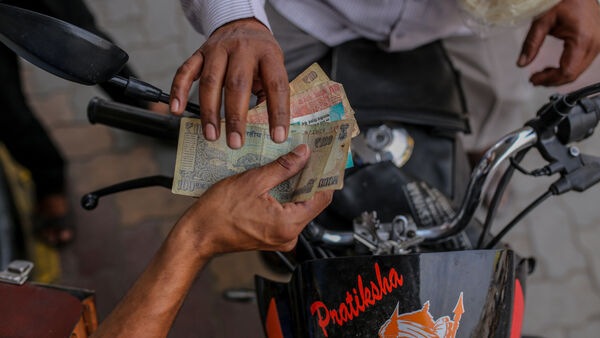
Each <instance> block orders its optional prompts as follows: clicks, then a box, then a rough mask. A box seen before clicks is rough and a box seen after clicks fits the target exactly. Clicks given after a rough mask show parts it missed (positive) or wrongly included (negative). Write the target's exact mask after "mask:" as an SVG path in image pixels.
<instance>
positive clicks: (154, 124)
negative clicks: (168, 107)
mask: <svg viewBox="0 0 600 338" xmlns="http://www.w3.org/2000/svg"><path fill="white" fill-rule="evenodd" d="M87 114H88V120H89V121H90V123H92V124H96V123H100V124H104V125H107V126H111V127H115V128H119V129H123V130H127V131H131V132H134V133H138V134H142V135H146V136H151V137H155V138H160V139H167V140H177V138H178V137H179V121H180V118H179V117H177V116H172V115H161V114H157V113H153V112H150V111H148V110H145V109H141V108H136V107H132V106H129V105H126V104H122V103H117V102H112V101H107V100H104V99H101V98H99V97H94V98H93V99H91V100H90V102H89V104H88V108H87Z"/></svg>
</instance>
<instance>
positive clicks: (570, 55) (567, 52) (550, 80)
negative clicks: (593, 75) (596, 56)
mask: <svg viewBox="0 0 600 338" xmlns="http://www.w3.org/2000/svg"><path fill="white" fill-rule="evenodd" d="M588 56H589V53H588V52H587V51H586V50H584V49H581V48H577V47H576V46H574V45H573V43H569V42H565V44H564V51H563V54H562V55H561V58H560V66H559V68H551V67H549V68H546V69H544V70H542V71H540V72H537V73H535V74H533V75H532V76H531V79H530V81H531V83H533V84H534V85H536V86H560V85H563V84H566V83H570V82H573V81H575V79H577V77H578V76H579V75H580V74H581V73H582V72H583V71H584V70H585V69H586V68H587V67H588V66H589V64H590V63H591V60H593V57H588Z"/></svg>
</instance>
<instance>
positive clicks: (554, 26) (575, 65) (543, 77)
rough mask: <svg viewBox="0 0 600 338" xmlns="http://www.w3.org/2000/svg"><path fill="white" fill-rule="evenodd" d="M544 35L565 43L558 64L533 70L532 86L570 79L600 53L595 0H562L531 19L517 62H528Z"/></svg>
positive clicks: (599, 18)
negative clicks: (556, 66) (557, 65)
mask: <svg viewBox="0 0 600 338" xmlns="http://www.w3.org/2000/svg"><path fill="white" fill-rule="evenodd" d="M546 35H551V36H554V37H556V38H558V39H560V40H563V42H564V47H563V48H564V49H563V52H562V55H561V57H560V61H559V67H558V68H553V67H548V68H546V69H543V70H541V71H538V72H536V73H534V74H533V75H532V76H531V78H530V81H531V82H532V83H533V84H534V85H542V86H559V85H563V84H566V83H569V82H573V81H574V80H575V79H577V77H579V75H581V73H583V71H584V70H586V69H587V68H588V67H589V65H590V64H591V63H592V61H594V58H595V57H596V55H598V52H600V6H599V5H598V1H596V0H562V1H561V2H560V3H559V4H557V5H556V6H554V7H553V8H551V9H550V10H549V11H547V12H546V13H544V14H543V15H541V16H540V17H539V18H537V19H536V20H534V21H533V23H532V24H531V28H530V29H529V32H528V34H527V37H526V38H525V41H524V43H523V48H522V50H521V55H520V57H519V60H518V61H517V65H518V66H520V67H524V66H527V65H529V64H530V63H531V62H532V61H533V60H534V59H535V57H536V56H537V54H538V52H539V50H540V48H541V46H542V43H543V42H544V39H545V37H546Z"/></svg>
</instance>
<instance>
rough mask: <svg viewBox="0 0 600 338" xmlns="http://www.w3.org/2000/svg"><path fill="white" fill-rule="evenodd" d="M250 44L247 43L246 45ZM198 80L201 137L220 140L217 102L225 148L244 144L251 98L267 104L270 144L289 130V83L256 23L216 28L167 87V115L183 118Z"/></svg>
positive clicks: (279, 56)
mask: <svg viewBox="0 0 600 338" xmlns="http://www.w3.org/2000/svg"><path fill="white" fill-rule="evenodd" d="M249 41H251V42H250V43H249ZM195 80H198V83H199V86H198V90H199V95H200V96H199V97H200V100H199V104H200V118H201V120H202V121H203V124H202V127H203V130H204V137H205V138H206V139H207V140H211V141H214V140H216V139H217V138H219V136H220V130H219V125H220V123H219V117H220V111H221V98H222V96H224V97H223V102H224V105H225V121H226V133H227V144H228V145H229V147H231V148H234V149H238V148H240V147H241V146H242V145H243V144H244V138H245V135H246V134H245V131H246V114H247V112H248V105H249V102H250V94H251V92H253V93H255V94H257V95H259V96H263V97H264V98H266V99H267V102H268V106H269V126H270V135H271V138H272V139H273V140H274V141H275V142H277V143H281V142H283V141H285V139H286V137H287V130H288V127H289V124H290V102H289V98H290V96H289V87H288V77H287V72H286V70H285V67H284V64H283V52H282V51H281V48H279V44H278V43H277V41H276V40H275V38H274V37H273V34H272V33H271V32H270V31H269V29H268V28H267V27H266V26H265V25H263V24H262V23H260V21H258V20H256V19H254V18H247V19H242V20H237V21H234V22H231V23H228V24H225V25H223V26H221V27H219V28H218V29H217V30H215V31H214V32H212V34H210V36H209V37H208V39H207V40H206V42H204V44H202V46H201V47H200V48H199V49H198V50H197V51H196V52H195V53H194V54H193V55H192V56H191V57H190V58H189V59H187V60H186V61H185V63H183V65H181V67H179V69H178V70H177V73H176V74H175V77H174V78H173V84H172V86H171V104H170V107H171V111H172V112H173V113H174V114H177V115H181V114H182V113H183V110H184V107H185V105H186V103H187V100H188V94H189V92H190V88H191V85H192V82H193V81H195Z"/></svg>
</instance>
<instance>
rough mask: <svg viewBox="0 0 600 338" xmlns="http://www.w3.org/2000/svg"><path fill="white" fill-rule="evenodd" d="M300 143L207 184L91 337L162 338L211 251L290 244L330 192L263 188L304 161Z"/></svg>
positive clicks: (285, 248) (281, 247)
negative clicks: (276, 194)
mask: <svg viewBox="0 0 600 338" xmlns="http://www.w3.org/2000/svg"><path fill="white" fill-rule="evenodd" d="M309 152H310V151H309V149H308V147H307V146H306V145H301V146H299V147H297V148H296V149H294V151H293V152H291V153H288V154H287V155H284V156H282V157H280V158H278V159H277V160H276V161H274V162H272V163H270V164H267V165H266V166H263V167H260V168H256V169H252V170H249V171H247V172H245V173H242V174H239V175H236V176H232V177H229V178H226V179H225V180H223V181H220V182H219V183H217V184H215V185H214V186H213V187H211V188H210V189H208V191H206V192H205V193H204V194H203V195H202V196H200V198H199V199H198V201H197V202H196V203H195V204H194V205H193V206H192V207H191V208H190V209H189V210H188V211H187V212H186V213H185V214H184V215H183V216H182V217H181V219H180V220H179V221H178V222H177V224H176V225H175V226H174V227H173V229H172V230H171V232H170V233H169V236H168V237H167V239H166V240H165V241H164V243H163V245H162V246H161V248H160V249H159V250H158V252H157V253H156V255H155V256H154V258H153V259H152V261H151V262H150V263H149V264H148V266H147V267H146V269H145V270H144V272H143V273H142V275H141V276H140V277H139V278H138V279H137V281H136V282H135V284H134V285H133V286H132V287H131V289H130V290H129V291H128V292H127V295H125V297H124V298H123V299H122V300H121V301H120V302H119V304H118V305H117V307H116V308H115V309H114V310H113V311H112V312H111V313H110V315H109V316H108V317H107V318H106V320H104V322H103V323H102V325H100V327H99V328H98V330H97V331H96V332H95V333H94V335H93V337H111V338H113V337H166V336H167V334H168V332H169V329H170V327H171V325H172V324H173V321H174V320H175V316H176V315H177V311H179V309H180V308H181V305H182V304H183V301H184V299H185V297H186V295H187V293H188V291H189V289H190V287H191V285H192V283H193V281H194V279H195V278H196V275H197V273H198V271H199V270H200V269H202V267H203V266H204V265H205V264H206V263H207V262H208V261H209V260H210V258H212V256H214V255H216V254H218V253H223V252H230V251H241V250H253V249H260V250H282V251H289V250H291V249H292V248H293V247H294V245H295V243H296V240H297V237H298V234H299V233H300V231H302V229H303V228H304V226H305V225H306V224H308V222H309V221H310V220H311V219H313V218H314V217H315V216H317V215H318V214H319V213H320V212H321V211H322V210H323V209H324V208H325V207H326V206H327V205H328V204H329V202H331V197H332V196H333V192H332V191H327V192H318V193H316V194H315V196H314V197H313V198H312V199H311V200H309V201H305V202H298V203H285V204H280V203H279V202H277V200H275V199H274V198H273V197H271V196H270V195H269V190H271V189H272V188H273V187H275V186H276V185H277V184H279V183H281V182H283V181H284V180H286V179H288V178H289V177H292V176H293V175H295V174H296V173H297V172H299V171H300V169H302V168H303V167H304V165H305V164H306V161H307V160H308V157H309Z"/></svg>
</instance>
